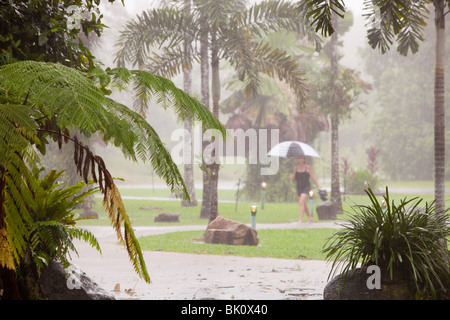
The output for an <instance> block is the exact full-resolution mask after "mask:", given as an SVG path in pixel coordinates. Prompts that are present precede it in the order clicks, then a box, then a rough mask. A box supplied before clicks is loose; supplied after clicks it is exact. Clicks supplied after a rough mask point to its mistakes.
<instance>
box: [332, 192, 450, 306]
mask: <svg viewBox="0 0 450 320" xmlns="http://www.w3.org/2000/svg"><path fill="white" fill-rule="evenodd" d="M367 195H368V197H369V199H370V203H369V204H368V205H355V207H354V210H355V211H357V213H356V214H353V215H352V216H351V217H349V219H348V221H347V223H344V224H342V226H343V228H342V229H341V230H339V231H337V232H336V233H335V234H334V235H333V236H332V237H331V238H330V239H329V240H328V241H327V243H326V244H325V249H324V252H325V253H326V254H327V255H326V259H327V260H332V261H333V264H332V270H331V272H330V275H332V274H334V273H335V272H336V271H338V270H340V271H341V272H342V273H343V274H344V276H345V277H347V276H348V275H349V274H350V273H351V272H354V271H355V270H356V268H357V267H358V266H359V265H362V266H366V265H376V266H378V267H380V269H381V270H382V271H383V272H384V273H385V274H388V275H389V279H390V280H395V281H399V280H406V281H411V282H413V283H414V287H415V288H414V290H415V292H416V294H415V296H416V297H417V298H430V297H431V298H439V297H440V298H442V297H445V294H446V293H447V290H448V287H449V285H450V265H449V261H450V251H449V250H448V249H447V246H446V239H447V237H448V236H449V235H450V227H449V226H448V225H447V223H446V221H447V219H448V214H447V212H439V211H438V210H437V209H436V207H435V205H434V201H433V202H431V203H422V200H423V199H421V198H412V199H406V198H405V199H402V200H400V201H399V202H400V203H398V202H395V201H394V200H391V199H390V196H389V191H388V188H386V194H385V196H384V197H383V200H382V201H379V200H378V199H377V198H376V196H375V195H374V193H373V191H372V190H371V189H368V190H367ZM385 280H386V279H385Z"/></svg>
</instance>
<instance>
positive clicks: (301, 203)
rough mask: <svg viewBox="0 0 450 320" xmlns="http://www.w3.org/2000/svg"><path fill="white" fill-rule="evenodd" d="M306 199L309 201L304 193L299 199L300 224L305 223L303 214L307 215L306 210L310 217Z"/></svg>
mask: <svg viewBox="0 0 450 320" xmlns="http://www.w3.org/2000/svg"><path fill="white" fill-rule="evenodd" d="M306 199H307V195H306V194H304V193H302V194H301V195H300V196H299V197H298V205H299V207H300V218H299V219H298V222H300V223H303V214H304V213H305V208H306V214H307V215H308V217H309V213H308V207H307V206H306Z"/></svg>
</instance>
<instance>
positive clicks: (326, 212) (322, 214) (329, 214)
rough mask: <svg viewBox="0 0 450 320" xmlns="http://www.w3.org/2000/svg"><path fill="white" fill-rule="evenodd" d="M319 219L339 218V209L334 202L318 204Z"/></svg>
mask: <svg viewBox="0 0 450 320" xmlns="http://www.w3.org/2000/svg"><path fill="white" fill-rule="evenodd" d="M316 212H317V216H318V217H319V220H335V219H336V218H337V209H336V207H335V205H334V203H333V202H331V201H325V202H322V203H321V204H318V205H317V206H316Z"/></svg>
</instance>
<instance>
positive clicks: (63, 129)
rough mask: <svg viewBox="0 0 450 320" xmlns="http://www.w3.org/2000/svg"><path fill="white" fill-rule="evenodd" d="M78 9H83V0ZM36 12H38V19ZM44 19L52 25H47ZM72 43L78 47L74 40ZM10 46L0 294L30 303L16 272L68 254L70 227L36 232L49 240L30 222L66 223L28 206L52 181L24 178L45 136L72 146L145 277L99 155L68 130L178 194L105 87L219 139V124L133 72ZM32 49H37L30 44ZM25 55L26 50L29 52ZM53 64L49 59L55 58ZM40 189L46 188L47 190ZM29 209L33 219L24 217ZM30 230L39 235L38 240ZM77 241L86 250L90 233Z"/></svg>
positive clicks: (0, 203) (165, 166) (2, 123)
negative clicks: (127, 92)
mask: <svg viewBox="0 0 450 320" xmlns="http://www.w3.org/2000/svg"><path fill="white" fill-rule="evenodd" d="M86 3H87V4H88V5H90V4H91V2H90V1H87V2H86ZM35 5H36V6H37V7H34V9H36V8H37V9H39V8H38V6H39V5H41V4H40V3H38V4H35ZM61 5H62V4H61ZM11 7H13V8H12V9H13V11H14V10H15V9H17V11H14V12H16V13H17V12H18V14H20V9H21V8H19V7H17V8H16V7H15V5H13V4H11ZM2 9H5V10H3V11H2V14H5V12H9V11H8V10H9V9H11V8H9V5H7V6H6V8H2ZM45 12H46V11H45V10H43V11H42V12H41V13H42V14H45ZM66 18H67V17H66ZM51 23H54V21H53V20H51V19H50V24H51ZM12 29H13V30H16V29H14V28H12ZM32 30H33V31H36V32H37V31H38V30H37V29H32ZM91 30H92V29H90V30H89V31H91ZM58 31H59V29H58V28H56V29H51V32H55V33H57V32H58ZM83 31H84V30H83ZM63 33H64V32H63ZM86 33H88V31H86ZM68 36H70V35H67V34H66V35H65V36H63V37H59V38H58V39H59V41H60V42H61V43H60V44H61V45H64V44H65V43H64V41H65V40H67V39H69V40H67V41H72V40H73V37H68ZM77 39H78V41H81V40H80V38H77ZM11 41H12V40H11ZM12 42H14V44H15V46H10V45H8V46H5V48H4V49H2V52H3V54H2V57H3V58H4V60H3V62H4V64H3V65H2V66H0V84H1V85H0V103H1V104H0V108H1V113H0V133H1V136H0V149H1V150H2V153H1V155H0V173H1V177H0V258H1V259H0V279H1V281H2V283H1V284H2V290H3V293H4V296H3V298H5V297H9V298H36V297H37V296H36V295H35V292H36V291H35V290H34V289H33V288H31V287H30V286H27V285H25V289H23V290H19V284H18V281H19V280H20V279H19V277H18V275H20V274H21V273H23V272H24V271H25V270H28V269H31V270H30V273H36V272H37V271H38V267H40V266H42V265H43V264H44V265H45V264H46V263H48V259H50V258H54V257H57V258H60V260H62V262H65V260H64V256H65V254H66V253H67V252H68V249H73V248H72V247H71V246H70V239H71V237H73V235H74V234H73V232H72V231H70V232H72V233H71V234H70V235H66V236H64V237H62V238H60V240H58V239H56V238H52V237H49V236H45V235H48V234H49V232H48V230H49V229H48V228H47V229H43V228H42V226H43V224H42V223H39V224H36V223H34V222H33V221H42V220H45V221H47V220H48V221H57V222H55V224H59V225H60V226H59V230H66V229H64V225H65V224H66V222H65V221H64V220H61V221H58V220H57V219H56V218H55V217H52V216H50V214H51V211H49V212H48V214H49V216H47V217H45V218H43V217H41V216H40V215H42V214H45V213H47V212H45V213H44V212H43V211H42V209H40V210H37V209H36V210H34V209H33V208H39V206H41V204H39V201H43V199H38V200H39V201H38V200H36V198H35V197H34V195H36V194H37V193H38V192H41V191H40V190H41V189H40V188H42V184H51V179H50V181H47V182H45V181H46V180H45V179H44V180H43V181H40V180H38V179H37V178H36V176H35V175H34V174H33V173H34V172H36V171H38V170H39V169H40V168H39V162H40V161H39V153H45V150H46V145H47V144H48V143H50V141H51V140H54V141H55V142H57V143H58V146H62V145H63V144H66V143H71V144H73V145H74V147H75V148H74V150H75V151H74V154H73V161H74V162H73V164H72V165H75V166H76V168H77V172H78V174H79V175H80V178H82V180H84V183H86V184H87V183H90V182H91V181H93V182H94V183H97V184H98V185H99V190H100V192H101V193H102V194H103V206H104V208H105V210H106V211H107V212H108V214H109V219H110V221H111V223H112V225H113V228H114V229H115V230H116V233H117V237H118V239H119V241H120V242H122V243H123V244H124V245H125V246H126V249H127V252H128V254H129V257H130V261H131V263H132V265H133V267H134V269H135V271H136V272H137V273H138V275H139V276H141V277H142V278H143V279H144V280H145V281H150V278H149V275H148V273H147V270H146V264H145V261H144V259H143V257H142V253H141V250H140V246H139V243H138V241H137V239H136V237H135V235H134V231H133V229H132V226H131V221H130V219H129V216H128V215H127V212H126V210H125V206H124V205H123V202H122V199H121V196H120V192H119V190H118V188H117V186H116V184H115V182H114V180H113V178H112V175H111V173H110V172H109V171H108V169H107V166H106V165H105V163H104V161H103V159H102V158H101V157H99V156H98V155H95V154H94V153H93V152H92V151H91V150H90V149H89V148H88V147H87V146H85V145H83V143H82V142H81V141H80V140H79V139H78V137H77V136H76V134H74V132H75V129H76V130H77V132H81V133H83V134H84V135H85V136H88V137H89V136H91V135H93V134H94V133H96V134H99V135H100V136H101V137H102V139H103V140H104V141H105V142H109V143H111V144H113V145H115V146H116V147H118V148H120V150H122V152H123V154H124V155H125V156H126V157H127V158H129V159H130V160H134V161H137V159H141V160H143V161H148V162H150V164H151V165H152V166H153V168H154V170H155V172H156V173H157V174H158V175H160V176H161V177H162V178H163V179H164V181H165V182H166V183H167V186H168V187H169V188H170V189H171V190H172V191H173V192H175V193H179V194H180V196H182V197H185V198H187V197H188V195H187V193H186V189H185V186H184V182H183V179H182V176H181V174H180V172H179V171H178V168H177V166H176V165H175V164H174V163H173V161H172V160H171V157H170V153H169V152H168V151H167V150H166V149H165V146H164V145H163V143H162V142H161V140H160V139H159V137H158V134H157V133H156V132H155V131H154V130H153V128H152V127H151V126H150V125H149V124H148V123H147V122H146V121H145V119H144V118H142V116H140V115H139V114H137V113H136V112H134V111H132V110H131V109H129V108H128V107H127V106H125V105H123V104H121V103H119V102H117V101H115V100H113V99H111V98H110V97H109V95H110V94H111V92H112V90H115V89H119V90H124V89H127V88H129V87H133V88H134V89H135V90H136V96H138V97H139V98H140V99H142V100H144V101H147V100H148V99H150V98H151V97H156V99H157V101H158V102H159V103H161V104H163V105H164V106H165V107H166V108H169V107H170V108H173V109H174V110H175V112H176V113H178V114H179V115H180V116H181V117H183V118H188V119H190V120H199V121H204V123H205V125H207V126H209V127H211V128H216V129H218V130H220V131H221V132H222V133H224V128H223V126H222V125H221V124H220V123H219V121H218V120H217V119H216V118H215V117H214V116H213V115H212V114H211V112H210V111H209V110H208V109H206V108H205V107H204V106H203V105H202V104H201V103H200V102H198V101H197V100H196V99H194V98H192V97H190V96H189V95H187V94H186V93H184V92H183V91H182V90H180V89H178V88H177V87H176V86H175V85H174V84H173V82H172V81H169V80H167V79H165V78H163V77H160V76H156V75H152V74H150V73H148V72H146V71H141V70H128V69H125V68H115V69H102V68H101V67H100V66H98V65H95V61H94V60H93V57H86V56H85V55H84V54H83V53H82V52H81V53H80V57H85V58H86V59H81V60H77V61H79V63H75V67H76V68H73V67H72V65H71V63H69V62H70V61H66V62H68V63H67V64H68V66H65V65H63V64H60V63H55V62H40V61H32V60H25V61H18V60H20V58H22V57H21V55H20V54H21V53H24V52H25V51H24V50H21V49H20V48H19V49H18V47H19V46H20V44H21V41H19V40H18V39H17V38H15V39H14V41H12ZM7 43H9V42H7ZM31 44H34V45H36V46H40V45H42V43H41V44H39V43H38V42H37V43H36V42H32V43H31ZM27 45H30V43H28V44H27ZM55 45H56V44H55ZM80 46H82V45H80ZM47 49H48V50H51V48H50V49H49V48H48V47H47ZM16 50H17V51H18V52H19V53H17V52H16ZM30 52H33V50H32V49H30ZM25 53H26V52H25ZM26 57H27V56H26V55H25V58H26ZM45 57H46V56H45V55H44V56H42V57H41V58H39V59H37V60H44V59H45ZM53 58H54V59H58V56H56V57H53ZM49 178H50V177H47V180H48V179H49ZM44 190H45V188H44ZM49 190H53V189H52V188H51V186H50V187H49ZM69 190H70V189H69ZM53 191H54V190H53ZM66 191H67V190H66ZM66 191H64V192H66ZM53 194H55V193H53ZM43 196H45V194H43ZM48 196H49V199H48V200H49V201H50V200H51V199H52V198H51V196H50V194H48ZM75 200H76V198H67V197H62V199H61V203H59V204H58V206H57V210H59V211H58V212H57V213H54V214H55V215H56V217H57V216H58V215H63V214H65V213H67V212H66V211H65V210H66V209H64V208H66V207H67V206H69V207H70V208H72V206H70V202H72V203H73V202H74V201H75ZM67 201H68V202H67ZM63 202H66V203H63ZM46 205H47V204H46ZM68 211H69V212H71V210H68ZM37 213H38V214H39V216H35V217H33V214H37ZM55 219H56V220H55ZM74 221H75V220H74ZM49 224H50V223H49ZM44 225H45V224H44ZM122 228H123V230H122ZM45 230H47V231H45ZM66 231H67V230H66ZM39 234H42V235H44V237H39V236H38V235H39ZM75 235H77V234H76V233H75ZM78 235H81V236H83V237H85V240H88V241H89V242H91V244H94V245H95V242H94V241H93V239H92V237H90V236H89V235H87V234H82V233H80V234H78ZM47 239H53V240H54V243H53V245H54V246H56V248H53V249H51V250H50V253H51V254H47V255H44V254H42V252H45V250H43V249H42V250H41V249H39V248H41V245H38V244H39V242H41V243H43V244H45V246H44V247H45V248H51V246H49V244H48V243H47V241H44V240H47ZM38 240H40V241H38ZM32 248H33V249H35V251H34V252H33V251H31V249H32ZM38 249H39V250H38ZM30 254H35V257H34V258H36V259H37V260H36V259H34V258H33V260H34V261H38V262H39V261H41V263H40V264H38V265H36V264H33V263H30V261H32V260H30V259H29V258H30ZM42 258H44V259H42ZM47 258H48V259H47ZM39 259H40V260H39ZM32 278H33V277H32ZM34 280H35V281H36V279H34ZM35 281H34V282H35ZM3 286H6V288H5V287H3Z"/></svg>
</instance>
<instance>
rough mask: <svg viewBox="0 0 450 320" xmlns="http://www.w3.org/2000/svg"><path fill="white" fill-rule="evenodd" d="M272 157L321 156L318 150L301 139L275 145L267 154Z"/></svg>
mask: <svg viewBox="0 0 450 320" xmlns="http://www.w3.org/2000/svg"><path fill="white" fill-rule="evenodd" d="M267 155H268V156H270V157H281V158H286V157H298V156H309V157H315V158H320V156H319V154H318V153H317V151H316V150H314V149H313V148H312V147H311V146H310V145H307V144H306V143H303V142H299V141H283V142H280V143H279V144H277V145H276V146H275V147H273V148H272V149H271V150H270V151H269V153H268V154H267Z"/></svg>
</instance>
